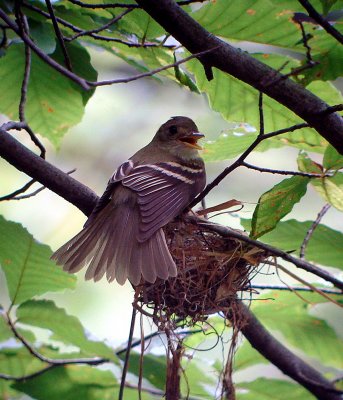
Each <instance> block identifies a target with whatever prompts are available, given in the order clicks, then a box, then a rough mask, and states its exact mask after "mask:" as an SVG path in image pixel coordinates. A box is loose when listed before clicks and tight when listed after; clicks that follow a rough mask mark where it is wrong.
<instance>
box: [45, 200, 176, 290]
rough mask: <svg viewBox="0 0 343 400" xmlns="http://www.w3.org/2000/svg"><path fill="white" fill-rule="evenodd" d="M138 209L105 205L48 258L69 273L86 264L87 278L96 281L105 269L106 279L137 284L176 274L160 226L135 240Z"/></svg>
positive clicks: (78, 269)
mask: <svg viewBox="0 0 343 400" xmlns="http://www.w3.org/2000/svg"><path fill="white" fill-rule="evenodd" d="M138 213H139V212H138V209H136V208H135V207H134V208H131V207H130V206H126V205H121V207H114V206H112V205H111V204H109V205H108V206H106V207H105V208H104V209H103V210H101V211H100V212H99V214H98V215H97V216H96V218H94V220H92V222H91V223H90V224H89V225H87V226H86V227H84V228H83V230H82V231H81V232H80V233H78V234H77V235H76V236H75V237H73V238H72V239H71V240H69V242H67V243H66V244H65V245H63V246H62V247H61V248H59V249H58V250H57V251H56V252H55V253H54V254H53V255H52V256H51V258H52V259H53V260H55V261H56V262H57V264H59V265H63V269H64V270H65V271H68V272H70V273H74V272H78V271H80V269H82V268H83V267H87V271H86V279H94V281H98V280H99V279H101V278H102V277H103V275H104V274H105V272H106V277H107V280H108V281H109V282H111V281H113V280H114V279H116V280H117V282H118V283H119V284H121V285H123V284H124V283H125V281H126V279H129V280H130V282H131V283H132V284H133V285H138V284H139V283H140V282H141V278H143V279H144V280H145V281H147V282H150V283H153V282H155V280H156V278H157V277H158V278H161V279H167V278H169V277H175V276H176V274H177V271H176V265H175V263H174V261H173V259H172V257H171V255H170V253H169V250H168V247H167V243H166V239H165V236H164V232H163V230H162V229H159V230H158V231H157V232H156V233H155V234H154V235H153V236H152V237H151V238H149V239H148V240H146V241H145V242H143V243H139V242H138V241H137V239H136V238H137V234H138V224H137V221H138V220H139V214H138Z"/></svg>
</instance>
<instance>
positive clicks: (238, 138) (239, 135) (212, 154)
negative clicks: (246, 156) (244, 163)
mask: <svg viewBox="0 0 343 400" xmlns="http://www.w3.org/2000/svg"><path fill="white" fill-rule="evenodd" d="M256 136H257V134H256V133H250V132H248V131H247V129H246V128H245V127H244V125H242V124H241V125H240V126H237V127H236V128H231V129H227V130H226V131H225V132H223V133H222V134H221V135H220V136H219V137H218V138H217V139H216V140H215V141H212V142H206V143H205V144H204V152H203V159H204V160H205V161H206V162H210V161H221V160H230V159H232V158H234V157H237V156H238V155H240V154H241V153H242V152H243V151H244V150H246V149H247V148H248V147H249V146H250V145H251V144H252V143H253V141H254V140H255V139H256Z"/></svg>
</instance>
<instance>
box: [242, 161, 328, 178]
mask: <svg viewBox="0 0 343 400" xmlns="http://www.w3.org/2000/svg"><path fill="white" fill-rule="evenodd" d="M241 166H242V167H246V168H248V169H252V170H254V171H259V172H267V173H269V174H278V175H296V176H304V177H307V178H323V176H332V175H325V174H310V173H307V172H300V171H284V170H278V169H270V168H264V167H258V166H256V165H252V164H249V163H247V162H245V161H243V162H242V163H241Z"/></svg>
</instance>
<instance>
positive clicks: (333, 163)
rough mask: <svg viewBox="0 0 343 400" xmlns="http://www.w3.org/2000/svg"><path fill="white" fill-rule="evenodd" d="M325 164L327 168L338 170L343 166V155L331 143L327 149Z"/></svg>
mask: <svg viewBox="0 0 343 400" xmlns="http://www.w3.org/2000/svg"><path fill="white" fill-rule="evenodd" d="M323 166H324V168H326V169H327V170H337V169H340V168H343V156H342V155H341V154H339V153H338V151H337V150H336V149H335V148H334V147H333V146H331V144H329V145H328V147H327V148H326V150H325V153H324V158H323Z"/></svg>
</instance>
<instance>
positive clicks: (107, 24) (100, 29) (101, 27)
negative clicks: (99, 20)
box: [67, 8, 133, 41]
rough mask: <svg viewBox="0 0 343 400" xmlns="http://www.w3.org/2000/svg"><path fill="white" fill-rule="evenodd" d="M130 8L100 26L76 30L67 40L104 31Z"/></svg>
mask: <svg viewBox="0 0 343 400" xmlns="http://www.w3.org/2000/svg"><path fill="white" fill-rule="evenodd" d="M132 10H133V8H128V9H127V10H125V11H124V12H122V13H121V14H119V15H117V16H116V17H114V18H112V19H111V20H110V21H108V22H107V23H106V24H104V25H102V26H100V27H99V28H96V29H92V30H88V31H81V32H78V33H77V34H75V35H74V36H72V37H69V38H68V39H67V40H68V41H72V40H75V39H77V38H78V37H80V36H86V35H92V34H93V33H98V32H101V31H104V30H105V29H107V28H109V27H110V26H111V25H113V24H115V23H116V22H118V21H119V20H120V19H122V18H123V17H124V16H125V15H126V14H128V13H130V12H131V11H132Z"/></svg>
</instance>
